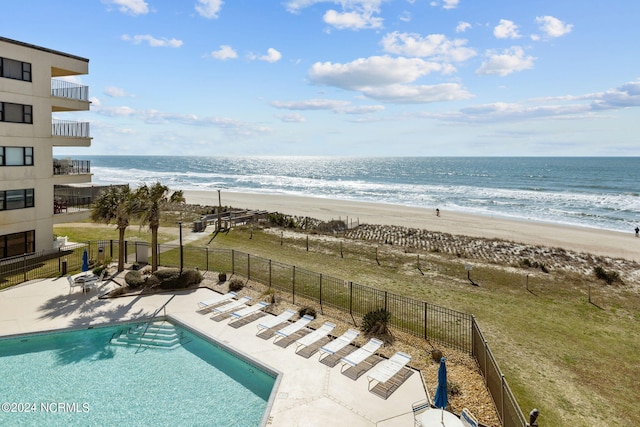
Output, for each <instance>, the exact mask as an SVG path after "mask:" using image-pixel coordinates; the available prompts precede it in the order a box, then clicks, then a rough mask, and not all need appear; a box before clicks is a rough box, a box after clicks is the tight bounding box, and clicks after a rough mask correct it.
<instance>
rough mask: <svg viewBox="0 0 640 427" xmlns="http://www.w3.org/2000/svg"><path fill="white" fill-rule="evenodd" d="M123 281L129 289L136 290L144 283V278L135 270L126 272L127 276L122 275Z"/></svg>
mask: <svg viewBox="0 0 640 427" xmlns="http://www.w3.org/2000/svg"><path fill="white" fill-rule="evenodd" d="M124 281H125V282H126V283H127V285H129V287H130V288H133V289H135V288H138V287H140V286H142V285H144V283H145V278H144V277H143V276H142V274H140V272H139V271H137V270H131V271H127V274H125V275H124Z"/></svg>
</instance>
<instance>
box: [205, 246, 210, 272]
mask: <svg viewBox="0 0 640 427" xmlns="http://www.w3.org/2000/svg"><path fill="white" fill-rule="evenodd" d="M204 255H205V262H204V266H205V269H204V271H209V248H204Z"/></svg>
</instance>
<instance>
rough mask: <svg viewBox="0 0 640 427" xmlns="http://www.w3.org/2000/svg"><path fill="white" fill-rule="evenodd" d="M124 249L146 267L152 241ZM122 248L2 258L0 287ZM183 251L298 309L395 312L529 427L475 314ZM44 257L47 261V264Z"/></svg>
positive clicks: (169, 253)
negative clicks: (469, 369)
mask: <svg viewBox="0 0 640 427" xmlns="http://www.w3.org/2000/svg"><path fill="white" fill-rule="evenodd" d="M123 244H124V250H125V259H126V262H128V263H134V262H142V261H145V260H146V259H147V258H148V257H149V245H148V243H146V242H130V241H126V242H124V243H123ZM118 245H119V242H118V241H114V240H103V241H95V242H87V243H86V244H85V245H81V246H78V247H76V248H73V249H67V248H63V249H61V250H60V251H59V252H55V253H51V252H50V253H48V254H40V255H37V256H34V255H33V254H32V255H30V256H24V257H14V258H11V259H7V260H3V261H2V262H0V288H2V287H6V286H10V285H13V284H17V283H21V282H24V281H27V280H32V279H36V278H42V277H54V276H57V275H60V274H66V271H65V272H64V273H63V268H65V269H68V270H69V271H73V270H79V269H80V267H81V265H82V253H83V252H84V250H87V251H88V255H89V258H90V259H92V260H102V259H104V258H105V257H110V258H112V259H117V257H118ZM180 250H181V248H180V246H178V245H164V244H163V245H158V265H162V266H165V267H179V266H180ZM182 251H183V257H182V258H183V268H198V269H200V270H204V271H219V272H228V273H232V274H237V275H241V276H244V277H246V278H248V279H250V280H253V281H256V282H259V283H262V284H264V285H266V286H269V287H271V288H274V289H277V290H279V291H282V292H286V293H288V294H290V295H291V298H292V300H293V302H294V303H295V300H296V297H297V298H304V299H307V300H311V301H315V302H317V303H318V304H320V306H321V307H322V306H326V307H332V308H335V309H338V310H341V311H343V312H347V313H349V314H350V315H351V316H352V318H353V319H354V321H355V320H356V319H362V317H363V316H364V315H365V314H366V313H368V312H370V311H372V310H376V309H380V308H384V309H386V310H387V311H388V312H390V313H391V314H392V317H391V325H392V326H393V327H394V328H396V329H398V330H401V331H404V332H407V333H410V334H413V335H415V336H419V337H422V338H424V339H427V340H430V341H433V342H437V343H440V344H444V345H447V346H450V347H453V348H456V349H459V350H462V351H465V352H468V353H470V354H471V355H473V357H474V358H475V359H476V361H477V363H478V366H479V367H480V370H481V372H482V374H483V376H484V378H485V382H486V386H487V389H488V390H489V393H490V394H491V396H492V398H493V401H494V403H495V405H496V409H497V411H498V415H499V417H500V420H501V423H502V426H504V427H526V426H527V422H526V419H525V417H524V415H523V413H522V410H521V409H520V407H519V406H518V403H517V402H516V400H515V398H514V396H513V393H512V392H511V389H510V388H509V385H508V384H507V382H506V380H505V378H504V375H503V374H502V372H501V371H500V368H499V367H498V363H497V362H496V360H495V358H494V357H493V354H492V353H491V350H490V349H489V346H488V344H487V342H486V340H485V339H484V337H483V335H482V332H481V330H480V327H479V326H478V324H477V323H476V321H475V318H474V317H473V316H471V315H469V314H466V313H462V312H459V311H455V310H451V309H448V308H445V307H440V306H438V305H435V304H430V303H428V302H425V301H418V300H415V299H412V298H407V297H405V296H402V295H397V294H394V293H391V292H387V291H383V290H380V289H375V288H372V287H370V286H365V285H360V284H357V283H353V282H351V281H345V280H342V279H338V278H335V277H332V276H327V275H324V274H322V273H317V272H314V271H310V270H306V269H303V268H299V267H296V266H293V265H288V264H283V263H280V262H277V261H273V260H270V259H266V258H262V257H259V256H255V255H250V254H248V253H245V252H240V251H236V250H233V249H217V248H214V249H211V248H206V247H193V246H185V247H182ZM47 257H48V258H49V259H45V258H47Z"/></svg>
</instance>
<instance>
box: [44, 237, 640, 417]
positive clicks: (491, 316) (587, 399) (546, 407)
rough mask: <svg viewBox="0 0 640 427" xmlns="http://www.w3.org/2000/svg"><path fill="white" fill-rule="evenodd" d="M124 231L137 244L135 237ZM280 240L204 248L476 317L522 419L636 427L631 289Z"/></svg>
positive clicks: (220, 241) (232, 241)
mask: <svg viewBox="0 0 640 427" xmlns="http://www.w3.org/2000/svg"><path fill="white" fill-rule="evenodd" d="M55 230H56V231H55V232H56V234H58V235H65V234H66V235H68V236H69V237H70V239H71V240H73V239H76V238H78V239H84V240H96V239H98V238H107V237H99V236H98V235H96V234H92V233H94V230H93V229H87V230H81V229H78V228H73V229H64V228H62V227H60V228H59V227H56V229H55ZM61 230H64V232H60V231H61ZM130 231H131V232H132V233H134V236H135V233H137V232H138V227H137V226H133V227H131V230H130ZM114 232H115V231H114ZM76 233H78V234H76ZM287 236H289V237H287ZM287 236H285V235H281V234H279V232H277V233H268V232H265V231H261V230H257V229H253V230H252V231H250V230H249V229H243V228H237V229H234V230H233V231H231V232H230V233H228V234H227V233H221V234H219V235H218V236H216V238H215V239H214V240H213V241H212V242H211V245H210V247H220V248H231V249H236V250H239V251H243V252H247V253H250V254H255V255H257V256H261V257H264V258H269V259H273V260H275V261H278V262H281V263H286V264H291V265H295V266H298V267H301V268H306V269H309V270H312V271H317V272H321V273H323V274H326V275H328V276H333V277H336V278H340V279H345V280H349V281H353V282H356V283H359V284H362V285H368V286H372V287H376V288H379V289H384V290H387V291H389V292H394V293H397V294H400V295H405V296H408V297H411V298H415V299H418V300H424V301H427V302H430V303H433V304H438V305H441V306H444V307H447V308H451V309H454V310H458V311H463V312H467V313H470V314H473V315H474V316H475V317H476V319H477V321H478V323H479V325H480V327H481V328H482V331H483V333H484V336H485V338H486V339H487V341H488V343H489V345H490V347H491V350H492V352H493V354H494V356H495V358H496V360H497V361H498V364H499V366H500V368H501V370H502V371H503V373H504V374H505V377H506V380H507V381H508V383H509V385H510V387H511V389H512V390H513V392H514V394H515V396H516V399H517V401H518V403H519V405H520V407H521V408H522V410H523V411H524V412H525V414H528V412H529V411H530V410H531V409H532V408H534V407H536V408H538V409H540V412H541V417H540V420H539V421H540V422H541V424H542V425H546V426H568V425H571V426H593V425H638V424H640V409H638V407H637V402H640V387H638V385H637V381H638V373H637V372H638V371H637V369H638V360H640V359H639V357H640V356H638V354H639V351H640V328H639V324H640V314H639V313H640V296H639V295H638V292H637V291H633V290H632V289H631V286H626V285H614V286H607V285H605V284H604V282H601V281H598V280H596V279H595V277H592V276H585V275H579V274H569V273H564V272H554V271H551V272H550V273H544V272H542V271H540V270H539V269H538V270H536V269H531V268H529V269H526V268H517V267H512V266H503V265H493V264H488V263H478V262H476V261H475V260H470V259H464V258H459V257H456V256H453V255H446V254H441V253H424V252H423V253H415V252H412V253H405V251H404V250H403V248H399V247H390V246H388V245H382V246H379V247H377V248H376V246H373V245H370V244H363V243H358V242H353V241H344V242H343V243H342V245H340V241H339V240H337V239H325V238H322V239H319V238H318V236H311V238H310V239H309V244H308V246H309V248H308V250H307V238H306V237H305V236H304V235H301V234H300V235H298V236H297V237H296V236H294V235H290V234H289V233H287ZM138 237H140V236H138ZM111 238H117V236H116V237H111ZM170 239H175V234H174V235H173V237H171V238H170ZM210 239H211V235H208V234H207V235H204V236H203V237H202V239H200V240H199V241H196V242H194V243H192V244H191V245H192V246H200V247H204V246H205V245H206V244H207V243H208V242H209V241H210ZM341 251H342V255H341ZM185 262H187V263H188V259H185ZM466 263H473V270H472V271H471V273H470V274H471V278H472V279H473V281H474V282H476V283H479V284H480V286H477V287H476V286H471V284H470V282H469V281H468V280H467V271H466V270H465V264H466ZM418 267H419V268H418ZM589 294H590V295H591V302H590V301H589Z"/></svg>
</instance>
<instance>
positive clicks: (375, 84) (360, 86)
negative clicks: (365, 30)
mask: <svg viewBox="0 0 640 427" xmlns="http://www.w3.org/2000/svg"><path fill="white" fill-rule="evenodd" d="M452 71H453V67H452V66H450V65H447V64H439V63H436V62H428V61H424V60H422V59H420V58H402V57H400V58H391V57H389V56H373V57H369V58H360V59H357V60H355V61H352V62H350V63H347V64H338V63H336V64H334V63H330V62H324V63H320V62H318V63H315V64H313V66H312V67H311V69H310V70H309V78H310V80H311V81H312V82H313V83H315V84H322V85H327V86H334V87H339V88H341V89H345V90H354V91H358V92H360V93H362V94H363V95H365V96H367V97H369V98H373V99H376V100H382V101H386V102H398V103H421V102H435V101H445V100H453V99H465V98H469V97H470V96H471V95H470V94H469V93H468V92H467V91H466V90H464V89H463V88H462V87H461V86H460V85H458V84H441V85H433V86H429V85H408V84H409V83H412V82H414V81H415V80H417V79H418V78H420V77H423V76H426V75H428V74H430V73H432V72H440V73H450V72H452Z"/></svg>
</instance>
